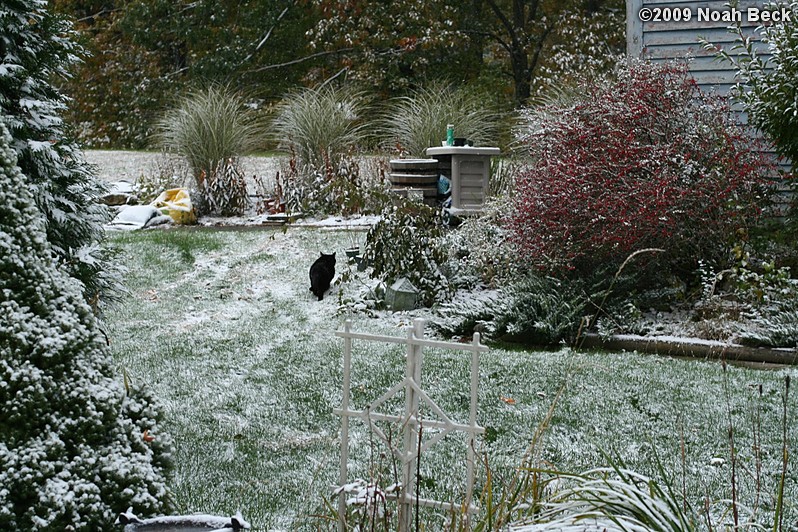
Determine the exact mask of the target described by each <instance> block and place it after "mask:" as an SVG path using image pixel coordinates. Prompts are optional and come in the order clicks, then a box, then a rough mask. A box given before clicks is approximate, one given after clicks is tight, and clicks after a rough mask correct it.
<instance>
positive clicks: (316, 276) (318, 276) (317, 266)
mask: <svg viewBox="0 0 798 532" xmlns="http://www.w3.org/2000/svg"><path fill="white" fill-rule="evenodd" d="M333 277H335V253H333V254H332V255H325V254H324V253H322V254H321V257H319V258H318V259H316V262H314V263H313V264H312V265H311V267H310V291H311V292H313V294H314V295H315V296H316V297H318V298H319V301H321V300H322V299H324V292H326V291H327V290H329V289H330V283H331V282H332V280H333Z"/></svg>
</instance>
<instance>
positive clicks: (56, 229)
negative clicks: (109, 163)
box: [0, 0, 121, 309]
mask: <svg viewBox="0 0 798 532" xmlns="http://www.w3.org/2000/svg"><path fill="white" fill-rule="evenodd" d="M74 39H75V34H74V32H73V30H72V27H71V25H70V24H69V23H68V22H67V21H66V20H65V19H64V18H63V17H60V16H56V15H53V14H52V13H50V12H49V11H48V8H47V3H46V2H40V1H35V0H19V1H14V2H11V3H4V4H3V8H2V10H0V43H2V44H1V45H0V62H2V65H3V66H2V68H1V69H0V112H2V114H3V116H4V120H5V123H6V125H7V127H8V129H9V131H10V133H11V137H12V141H11V147H12V148H13V149H14V151H16V153H17V156H18V164H19V166H20V168H21V169H22V172H23V174H24V175H25V177H26V178H27V180H28V186H29V187H30V188H32V189H33V190H34V191H35V193H34V194H33V199H34V200H35V202H36V205H37V206H38V208H39V210H40V211H41V212H42V213H43V214H44V216H45V218H46V219H47V224H46V229H47V239H48V241H49V242H50V244H51V245H52V247H53V251H54V252H55V253H56V256H57V257H58V260H59V262H60V264H61V266H62V267H63V268H64V269H65V270H66V271H67V272H69V274H70V275H71V276H73V277H75V278H76V279H78V280H80V282H81V283H83V285H84V290H83V291H84V295H85V297H86V299H87V300H88V301H90V302H91V303H92V305H93V306H94V307H95V309H98V308H100V307H102V305H103V304H104V302H106V301H108V300H111V299H114V297H115V294H119V293H120V292H121V284H120V278H121V276H120V272H119V271H118V269H117V268H116V267H114V266H113V265H112V258H113V253H112V252H111V251H110V250H108V249H107V248H104V247H103V246H102V245H101V243H102V240H103V238H104V232H103V228H102V224H103V223H105V222H106V221H107V220H108V218H109V214H108V211H107V209H106V208H105V206H103V205H101V204H100V203H99V202H98V197H99V195H100V194H101V192H102V190H103V188H104V185H103V184H102V183H101V182H100V181H99V180H98V179H97V177H96V176H95V175H94V170H93V168H91V166H90V165H89V164H88V163H87V162H86V160H85V159H84V158H83V154H82V153H81V152H80V150H79V149H78V146H77V145H76V144H75V143H74V142H73V140H72V139H71V138H70V136H69V135H68V133H67V128H66V126H65V124H64V120H63V115H64V113H65V111H66V105H67V98H66V97H65V96H64V95H63V94H62V93H61V92H60V90H59V88H58V87H59V85H60V84H61V83H63V82H64V81H65V80H66V79H68V78H69V71H70V69H71V68H72V67H73V66H74V64H75V63H76V62H77V61H78V55H79V54H80V53H81V51H82V50H81V48H80V46H78V45H77V44H76V42H75V40H74Z"/></svg>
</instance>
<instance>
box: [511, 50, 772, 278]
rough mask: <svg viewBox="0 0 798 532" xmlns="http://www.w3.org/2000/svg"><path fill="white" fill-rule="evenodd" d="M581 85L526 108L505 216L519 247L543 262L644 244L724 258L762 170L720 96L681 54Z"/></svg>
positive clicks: (749, 215)
mask: <svg viewBox="0 0 798 532" xmlns="http://www.w3.org/2000/svg"><path fill="white" fill-rule="evenodd" d="M582 94H583V95H582V96H580V97H577V98H576V99H575V100H573V101H571V102H570V103H568V104H559V105H558V104H550V105H549V106H548V108H545V109H543V110H542V111H541V110H537V111H535V112H530V114H529V115H528V116H527V118H528V119H529V120H528V122H527V124H528V127H527V128H526V131H525V132H524V133H523V134H522V140H523V141H524V142H525V143H526V146H527V147H528V149H529V152H530V155H531V156H532V162H531V164H530V165H529V166H528V167H527V168H526V169H525V170H524V171H523V172H522V173H521V175H520V176H519V180H518V183H517V194H516V200H515V201H516V203H515V210H514V213H513V215H512V217H511V220H510V225H511V228H512V232H513V235H514V240H515V243H516V244H517V245H518V247H519V249H520V250H521V253H522V255H523V258H524V259H526V260H529V261H531V263H532V264H535V265H536V266H537V267H538V268H539V269H542V270H544V271H549V272H553V271H562V270H563V269H568V270H578V271H584V272H589V271H592V270H594V269H595V268H597V267H598V266H602V265H603V266H608V265H616V264H618V263H620V262H621V261H623V260H624V259H625V258H626V257H627V256H628V255H629V254H630V253H632V252H634V251H637V250H640V249H644V248H650V247H657V248H662V249H664V250H665V251H666V253H661V254H658V255H659V256H660V257H662V258H663V259H664V260H665V261H666V264H667V265H669V266H671V267H677V268H684V267H687V268H690V270H693V269H694V266H695V264H696V262H697V260H698V259H704V260H708V261H718V260H722V258H723V257H724V256H725V254H726V253H727V250H728V244H729V243H730V242H731V241H732V240H733V239H734V235H735V233H736V232H737V231H738V230H740V229H742V228H745V227H747V226H748V225H749V224H751V223H752V222H753V221H755V220H756V219H757V217H758V216H759V214H760V213H761V211H762V208H763V206H764V200H765V198H766V194H764V193H763V191H764V186H763V185H764V184H765V179H764V175H765V174H766V173H767V163H766V161H765V159H764V157H763V156H762V155H760V153H758V152H757V151H756V150H755V147H756V146H755V141H753V140H752V139H751V137H750V136H749V135H748V134H747V133H746V132H745V131H744V130H743V129H742V128H741V127H739V126H737V125H736V124H735V123H734V122H733V118H732V117H731V116H730V114H729V109H728V106H727V105H726V104H725V102H724V101H723V100H721V99H717V98H712V97H709V96H707V95H705V94H703V93H701V91H699V89H698V86H697V85H696V83H695V81H694V80H693V79H692V78H691V77H690V76H689V75H688V73H687V69H686V67H685V66H684V65H680V64H676V63H667V64H658V63H651V62H636V63H632V64H630V65H629V66H625V67H623V68H622V69H621V70H620V72H619V73H618V75H617V78H616V79H615V80H614V81H612V82H601V83H593V84H592V85H590V86H587V87H584V92H583V93H582Z"/></svg>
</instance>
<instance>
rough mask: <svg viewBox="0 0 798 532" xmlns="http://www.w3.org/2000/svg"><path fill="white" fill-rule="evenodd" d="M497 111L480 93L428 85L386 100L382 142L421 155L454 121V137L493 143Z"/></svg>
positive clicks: (404, 151) (477, 143)
mask: <svg viewBox="0 0 798 532" xmlns="http://www.w3.org/2000/svg"><path fill="white" fill-rule="evenodd" d="M499 118H500V115H499V113H498V112H497V111H495V110H494V109H492V106H491V105H490V104H489V103H488V100H487V98H486V97H485V96H484V95H481V94H478V93H475V92H472V91H469V90H467V89H455V88H453V87H452V86H443V85H432V86H430V87H427V88H424V89H419V90H416V91H415V92H413V93H412V94H411V95H410V96H403V97H400V98H397V99H396V100H394V101H393V102H391V103H390V104H389V108H388V111H387V112H386V116H385V118H384V119H383V120H382V125H381V129H382V130H383V131H384V134H383V136H384V137H386V138H387V139H388V140H386V142H385V144H386V146H388V147H390V148H396V149H398V150H399V151H400V152H402V153H404V154H407V155H410V156H411V157H425V150H426V149H427V148H429V147H430V146H440V143H441V141H442V140H446V126H447V125H448V124H453V125H454V134H455V137H463V138H466V139H468V140H470V141H471V143H472V145H475V146H493V145H495V144H496V141H497V136H498V125H499Z"/></svg>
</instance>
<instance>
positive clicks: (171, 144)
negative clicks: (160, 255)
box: [157, 85, 265, 215]
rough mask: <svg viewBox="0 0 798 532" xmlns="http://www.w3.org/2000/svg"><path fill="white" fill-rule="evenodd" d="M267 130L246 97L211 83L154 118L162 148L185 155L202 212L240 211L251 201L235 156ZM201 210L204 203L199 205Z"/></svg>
mask: <svg viewBox="0 0 798 532" xmlns="http://www.w3.org/2000/svg"><path fill="white" fill-rule="evenodd" d="M264 136H265V130H264V127H263V125H262V123H261V122H260V120H259V118H258V115H257V113H256V112H255V110H253V109H252V108H250V107H248V106H247V101H246V99H245V98H244V97H243V96H241V95H240V94H238V93H236V92H234V91H233V90H231V89H230V88H229V87H225V86H220V85H211V86H209V87H208V88H206V89H204V90H196V91H191V92H188V93H187V94H185V95H184V96H183V97H182V98H181V99H180V100H179V102H178V103H177V105H176V106H175V107H174V108H172V109H170V110H169V111H167V112H166V113H165V114H164V116H163V117H162V118H161V120H160V121H159V122H158V135H157V140H158V143H159V144H160V146H161V148H163V149H164V150H166V151H167V152H171V153H175V154H177V155H180V156H182V157H184V158H185V159H186V161H187V162H188V164H189V166H190V167H191V171H192V173H193V174H194V180H195V182H196V186H197V192H198V194H199V198H197V199H198V200H199V201H198V202H197V203H198V205H200V206H201V207H205V209H204V210H206V212H211V213H215V214H222V215H230V214H240V213H241V212H242V211H243V210H244V209H245V208H246V206H247V204H248V203H249V197H248V196H247V187H246V183H245V182H244V180H243V178H242V177H241V171H240V169H239V168H238V157H240V156H242V155H246V154H248V153H251V152H253V151H254V150H256V149H257V148H259V147H260V146H261V145H262V143H263V140H264ZM201 210H203V209H201Z"/></svg>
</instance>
